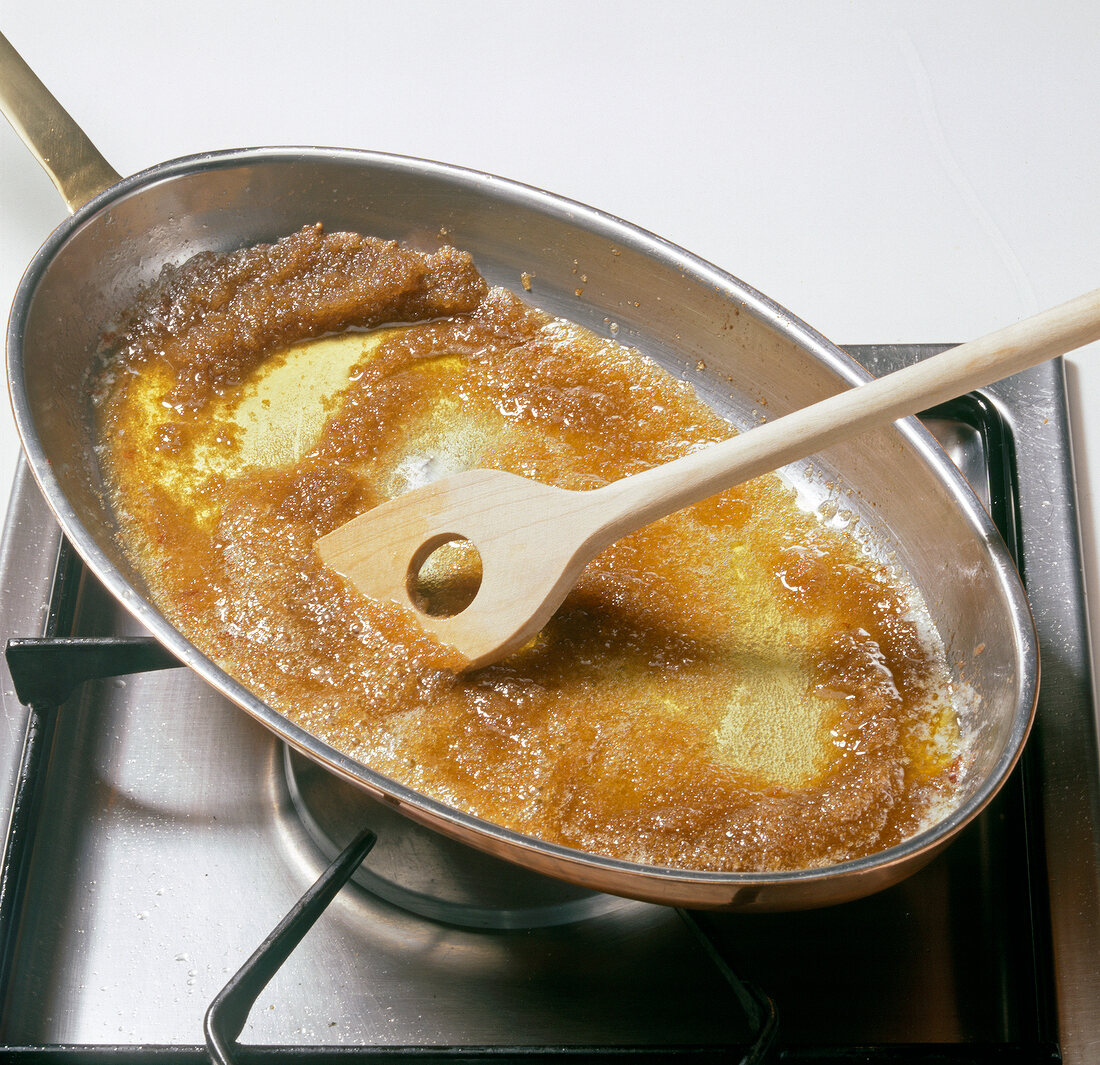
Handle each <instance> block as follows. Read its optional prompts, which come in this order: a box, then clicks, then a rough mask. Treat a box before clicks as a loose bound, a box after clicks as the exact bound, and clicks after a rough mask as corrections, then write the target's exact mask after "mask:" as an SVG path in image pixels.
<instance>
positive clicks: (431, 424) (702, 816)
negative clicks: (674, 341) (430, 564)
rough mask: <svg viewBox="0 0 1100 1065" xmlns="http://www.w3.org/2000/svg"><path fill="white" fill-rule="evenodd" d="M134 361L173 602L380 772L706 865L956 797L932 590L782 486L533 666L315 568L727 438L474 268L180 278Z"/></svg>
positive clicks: (121, 408) (786, 863)
mask: <svg viewBox="0 0 1100 1065" xmlns="http://www.w3.org/2000/svg"><path fill="white" fill-rule="evenodd" d="M376 282H377V283H376ZM418 320H419V321H418ZM386 321H391V322H392V321H400V322H401V323H402V324H401V325H400V326H393V327H390V328H386V329H383V330H380V331H375V332H355V331H349V330H350V329H351V327H353V326H357V327H360V326H369V325H372V324H375V325H376V324H379V323H382V322H386ZM337 330H339V331H341V335H339V336H337V337H327V338H325V339H320V340H311V339H308V338H314V337H319V336H321V335H322V334H329V333H332V332H334V331H337ZM112 343H113V351H114V355H113V358H112V361H111V362H110V389H109V393H108V394H106V398H105V400H104V402H103V405H102V413H103V418H102V434H101V440H102V449H103V454H104V458H105V462H106V466H107V469H108V470H109V472H110V476H111V479H112V484H113V489H114V493H115V500H116V505H117V509H118V511H119V513H120V515H122V517H123V523H124V530H125V531H124V536H125V540H126V546H127V548H128V549H129V550H130V552H131V553H132V555H133V557H134V558H135V559H136V560H137V562H138V564H139V566H140V568H141V570H142V572H143V573H145V574H146V575H147V578H148V580H149V583H150V585H151V587H152V589H153V592H154V595H155V598H156V601H157V603H158V605H159V606H160V608H161V609H162V610H163V612H164V613H165V614H166V616H168V617H169V618H170V619H171V620H172V622H173V623H174V624H176V625H177V626H178V627H179V628H180V629H181V630H182V631H183V632H184V633H185V634H186V635H187V637H188V638H189V639H190V640H192V641H193V642H194V643H195V644H196V645H198V646H199V647H200V648H201V649H202V650H203V651H205V652H206V653H207V654H208V655H210V656H211V657H212V658H213V659H214V660H215V661H217V662H218V663H219V664H220V665H221V666H222V667H223V668H225V669H226V670H227V671H229V672H230V673H232V674H233V675H235V676H237V677H238V678H240V680H241V681H242V682H243V683H244V684H245V685H246V686H248V687H249V688H251V689H252V690H253V691H254V692H256V693H257V694H258V695H259V696H260V697H261V698H263V699H265V700H266V701H267V702H268V703H270V704H271V705H272V706H274V707H276V708H278V709H279V710H280V711H281V712H283V713H285V714H286V715H287V716H288V717H289V718H291V719H292V720H294V721H296V722H298V723H299V724H300V725H302V726H303V727H305V728H306V729H308V730H309V731H311V732H313V733H314V734H316V735H318V736H320V737H321V738H323V739H324V740H326V741H327V742H329V743H331V744H332V745H333V746H335V747H337V748H339V749H340V750H342V751H344V752H346V753H347V754H349V755H351V756H352V757H354V758H356V759H358V760H360V761H361V762H363V763H364V764H366V765H369V766H371V767H372V768H374V769H376V770H378V771H379V772H381V773H383V774H386V775H388V776H390V777H393V778H395V779H398V780H400V781H402V782H404V783H405V784H408V785H410V786H412V787H414V788H417V789H419V790H421V791H423V792H426V793H428V794H431V795H434V796H436V797H437V798H439V799H441V800H443V801H444V802H447V803H450V804H453V805H454V806H457V807H460V808H462V809H464V810H467V811H469V812H470V813H473V814H476V815H478V816H481V817H485V818H488V819H489V820H491V821H494V822H497V823H500V824H503V825H506V826H509V827H511V828H515V829H518V830H519V831H522V832H525V833H529V834H531V835H534V836H539V837H541V838H543V839H547V840H552V841H555V842H558V843H562V844H566V845H569V846H574V847H579V848H581V849H584V850H587V851H594V852H598V853H602V854H608V855H614V856H618V857H620V858H625V859H630V860H636V861H639V862H645V863H650V864H655V865H665V866H673V867H680V868H697V869H716V870H760V871H763V870H772V871H775V870H784V869H796V868H807V867H814V866H820V865H825V864H829V863H834V862H838V861H842V860H845V859H848V858H854V857H859V856H862V855H866V854H869V853H873V852H875V851H877V850H880V849H882V848H883V847H886V846H888V845H890V844H892V843H895V842H898V841H900V840H901V839H904V838H905V837H906V836H908V835H910V834H912V833H913V832H914V831H915V830H917V829H918V828H919V827H920V826H921V824H922V823H923V822H924V821H925V820H926V819H927V818H928V817H929V816H930V811H932V810H933V808H934V807H936V806H937V805H940V804H942V803H943V802H945V801H947V800H949V798H950V795H951V793H952V790H953V787H954V777H955V774H956V772H957V767H958V752H959V739H958V729H957V722H956V717H955V712H954V708H953V705H952V700H951V690H950V683H949V679H948V674H947V670H946V667H945V664H944V661H943V655H942V652H941V650H940V649H939V647H938V645H937V642H936V639H935V636H934V633H933V632H932V630H931V628H930V627H929V626H928V625H927V624H926V623H924V622H922V621H921V615H920V610H919V605H918V603H917V600H916V596H915V593H914V592H913V590H912V589H910V588H907V587H905V586H903V585H902V584H900V583H899V582H897V581H896V580H894V579H892V578H891V576H890V575H889V574H887V573H886V572H885V571H884V570H883V568H882V567H881V566H880V565H878V564H876V563H875V562H873V561H871V560H870V559H869V558H867V557H866V556H865V555H864V554H863V553H861V551H860V550H859V548H858V546H857V545H856V543H855V542H854V540H853V539H852V538H851V537H850V536H849V535H847V534H844V533H841V532H838V531H835V530H832V529H829V528H827V527H825V526H823V525H822V524H821V523H820V522H819V521H818V520H817V519H816V518H815V517H814V516H812V515H809V514H806V513H804V512H803V511H802V510H800V509H799V508H798V506H797V505H796V501H795V498H794V495H793V493H792V491H791V490H790V489H789V488H788V487H787V486H786V485H785V484H784V483H783V482H782V481H780V480H779V479H778V478H777V477H772V476H769V477H763V478H759V479H757V480H755V481H752V482H750V483H748V484H745V485H742V486H740V487H738V488H736V489H733V490H731V491H728V492H725V493H723V494H721V495H719V496H716V497H714V498H713V499H710V500H707V501H705V502H703V503H700V504H697V505H696V506H693V507H691V508H689V509H687V510H685V511H682V512H680V513H678V514H675V515H672V516H671V517H668V518H665V519H663V520H661V521H659V522H656V523H655V524H653V525H652V526H650V527H648V528H646V529H643V530H642V531H640V532H638V533H636V534H634V535H632V536H630V537H628V538H626V539H625V540H623V541H621V542H620V543H617V544H615V545H613V546H612V547H611V548H609V549H608V550H606V551H605V552H604V553H603V554H602V555H600V556H599V557H598V558H597V559H596V560H595V561H594V562H593V563H592V565H591V566H590V567H589V568H588V570H587V571H586V572H585V574H584V575H583V577H582V579H581V581H580V582H579V583H578V585H577V587H576V588H575V590H574V591H573V593H572V594H571V595H570V596H569V598H568V599H567V600H566V602H565V604H564V605H563V607H562V608H561V609H560V610H559V612H558V614H557V615H556V616H555V617H554V618H553V620H552V621H551V622H550V624H549V625H548V626H547V627H546V629H545V630H544V631H543V632H542V633H541V634H540V635H539V637H538V638H537V639H536V640H535V641H533V643H532V644H531V645H529V646H528V647H526V648H524V649H523V650H521V651H520V652H518V653H516V654H514V655H512V656H511V657H510V658H508V659H507V660H506V661H504V662H501V663H499V664H496V665H493V666H490V667H488V668H485V669H482V670H480V671H477V672H475V673H472V674H470V675H459V674H456V673H455V672H453V670H452V669H451V668H449V666H450V665H451V664H452V660H451V659H450V658H449V656H448V654H447V652H446V650H445V649H443V648H441V647H440V646H439V645H438V644H436V643H435V642H434V641H433V640H432V639H430V638H428V637H427V636H425V635H424V634H422V633H421V632H420V631H419V630H418V629H417V628H416V627H415V624H414V623H413V622H412V621H411V620H410V619H409V618H408V617H407V616H406V615H404V614H403V613H402V612H401V611H400V610H399V609H397V608H396V607H394V606H392V605H383V604H379V603H375V602H372V601H370V600H367V599H365V598H364V597H363V596H361V595H360V594H359V593H358V592H357V591H356V590H355V589H354V588H352V587H351V586H350V585H349V584H348V583H346V582H345V581H344V580H343V579H342V578H340V577H339V576H337V575H336V574H334V573H332V572H330V571H329V570H327V569H326V568H325V567H323V566H322V565H321V564H320V562H319V561H318V559H317V556H316V555H315V553H314V550H313V544H314V541H315V540H316V539H317V537H318V536H320V535H322V534H323V533H326V532H328V531H330V530H331V529H333V528H335V527H336V526H338V525H340V524H342V523H343V522H345V521H347V520H348V519H350V518H351V517H353V516H354V515H355V514H357V513H359V512H361V511H362V510H364V509H366V508H368V507H371V506H373V505H375V504H376V503H378V502H380V501H381V500H383V499H385V498H389V497H391V496H393V495H396V494H398V493H399V492H401V491H404V490H405V489H406V488H408V487H412V486H414V485H416V484H418V483H421V482H423V481H426V480H429V479H432V478H434V477H437V476H440V475H442V474H444V473H450V472H454V471H457V470H460V469H464V468H470V467H475V466H494V467H498V468H501V469H506V470H510V471H512V472H515V473H520V474H525V475H527V476H531V477H534V478H537V479H539V480H544V481H548V482H552V483H555V484H559V485H561V486H563V487H570V488H591V487H596V486H598V485H600V484H604V483H606V482H607V481H610V480H613V479H616V478H619V477H623V476H625V475H627V474H630V473H633V472H635V471H637V470H640V469H643V468H645V467H647V466H651V465H653V464H655V463H660V462H664V461H666V460H668V459H671V458H674V457H676V456H678V455H680V454H683V453H684V452H685V451H686V450H688V449H690V448H694V447H698V446H700V445H702V444H705V443H707V442H710V441H713V440H716V439H719V438H721V437H724V436H726V435H728V434H729V433H730V432H731V431H732V430H731V428H730V427H729V425H728V424H727V423H726V422H724V421H723V420H722V419H720V418H719V417H718V416H717V415H715V414H714V413H713V412H712V411H710V410H709V409H708V408H706V407H705V406H704V405H703V404H701V403H700V402H699V401H698V400H697V399H696V398H695V396H694V395H693V393H692V392H691V391H690V390H689V389H688V388H686V387H685V386H683V385H681V384H678V383H676V382H674V381H673V380H672V379H671V378H669V377H668V376H667V375H666V374H665V373H664V372H663V371H662V370H660V369H659V368H657V367H655V366H653V365H652V364H650V363H649V362H648V361H646V360H644V359H643V358H642V357H641V356H639V355H638V354H637V353H635V352H632V351H629V350H627V349H625V348H623V347H620V346H618V345H615V344H611V343H608V342H606V341H603V340H601V339H598V338H597V337H595V336H593V335H591V334H589V333H587V332H585V331H583V330H581V329H580V328H578V327H576V326H573V325H570V324H569V323H565V322H561V321H557V320H552V319H550V318H548V317H547V316H546V315H544V314H542V313H541V312H539V311H537V310H533V309H531V308H530V307H528V306H526V305H525V304H523V303H522V302H521V301H519V300H518V299H517V298H516V297H514V296H512V295H510V294H508V293H506V292H504V291H501V290H488V289H487V288H486V287H485V285H484V283H483V282H482V281H481V279H480V278H479V277H478V275H477V274H476V272H475V271H474V269H473V267H472V265H471V264H470V263H469V260H468V259H467V258H466V257H464V256H462V255H461V254H460V253H457V252H454V251H453V250H449V249H445V250H444V251H442V252H439V253H437V255H436V256H427V257H426V256H419V255H416V254H415V253H412V252H407V251H402V250H400V249H397V248H395V247H394V246H392V245H383V244H382V243H381V242H372V241H370V239H369V238H359V237H351V236H348V235H340V234H337V235H335V236H324V235H322V234H321V233H320V231H319V230H318V229H311V230H305V231H303V232H302V233H299V234H296V235H295V236H294V237H291V238H288V239H287V240H286V241H283V242H280V243H279V244H278V245H275V246H273V247H270V248H262V247H261V248H256V249H250V250H247V251H245V252H241V253H237V254H236V255H235V256H226V257H214V256H206V257H203V258H202V259H201V260H200V261H199V263H198V264H197V265H195V264H189V265H188V266H185V267H184V268H182V269H181V270H178V271H174V272H173V273H172V274H171V275H170V276H169V277H168V278H166V280H165V282H164V283H163V284H162V285H161V286H159V287H158V289H157V290H156V291H154V292H153V293H151V294H149V295H148V296H147V297H146V298H145V299H144V300H143V302H142V304H141V305H140V306H139V307H138V308H137V309H136V311H135V315H134V318H133V320H131V321H130V322H128V323H126V324H124V326H123V327H122V328H121V330H120V331H119V333H118V334H117V335H116V336H115V337H113V338H112Z"/></svg>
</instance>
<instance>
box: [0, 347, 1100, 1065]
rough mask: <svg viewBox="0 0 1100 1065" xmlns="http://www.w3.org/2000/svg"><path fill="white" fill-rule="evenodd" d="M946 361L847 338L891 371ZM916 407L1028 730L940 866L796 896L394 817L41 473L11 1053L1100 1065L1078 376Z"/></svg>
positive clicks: (0, 971) (12, 617)
mask: <svg viewBox="0 0 1100 1065" xmlns="http://www.w3.org/2000/svg"><path fill="white" fill-rule="evenodd" d="M942 347H943V345H907V346H861V347H853V348H851V349H850V350H851V352H852V354H853V355H854V356H855V357H856V358H857V359H859V360H860V361H861V362H863V363H864V364H865V365H866V366H867V367H868V369H870V370H872V371H873V372H875V373H883V372H887V371H889V370H891V369H895V368H897V367H899V366H901V365H903V364H905V363H907V362H910V361H913V360H916V359H919V358H922V357H925V356H927V355H929V354H932V353H933V352H934V351H938V350H941V349H942ZM925 421H926V424H927V425H928V427H929V428H930V429H931V430H932V431H933V432H934V433H935V434H936V435H937V436H938V437H939V438H940V439H941V441H942V442H943V443H944V446H945V447H946V448H947V450H948V452H949V453H950V454H951V456H952V458H954V459H955V461H956V462H957V463H958V464H959V465H960V467H961V468H962V469H963V472H964V473H965V474H966V475H967V477H968V478H969V479H970V481H971V483H972V484H973V485H974V486H975V489H976V491H978V493H979V494H980V495H981V496H982V497H983V498H984V499H985V501H986V502H987V505H988V506H989V508H990V511H991V513H992V514H993V517H994V519H995V520H996V521H997V523H998V526H999V527H1000V528H1001V530H1002V533H1003V535H1004V537H1005V539H1006V542H1007V543H1008V544H1009V546H1010V548H1011V549H1012V550H1013V551H1014V552H1015V555H1016V558H1017V562H1018V565H1019V567H1020V570H1021V573H1022V574H1023V576H1024V580H1025V583H1026V585H1027V589H1028V595H1029V598H1030V601H1031V603H1032V607H1033V610H1034V614H1035V618H1036V623H1037V626H1038V630H1039V637H1040V648H1041V653H1042V669H1043V679H1042V692H1041V696H1040V705H1039V710H1038V716H1037V721H1036V725H1035V729H1034V732H1033V734H1032V738H1031V740H1030V741H1029V744H1028V747H1027V750H1026V752H1025V755H1024V757H1023V759H1022V761H1021V764H1020V766H1019V767H1018V769H1017V771H1016V772H1015V773H1014V775H1013V777H1012V779H1011V780H1010V782H1009V783H1008V785H1007V786H1006V787H1005V788H1004V789H1003V790H1002V792H1001V793H1000V795H999V796H998V797H997V799H996V800H995V802H994V803H993V804H992V805H991V807H990V808H989V809H988V810H987V811H986V812H985V813H984V814H983V815H982V816H981V817H980V818H979V819H978V820H977V821H976V822H975V823H974V824H972V825H971V826H970V827H969V828H968V829H967V830H965V831H964V833H963V834H962V835H961V836H960V837H959V838H958V839H957V840H956V841H955V842H954V843H953V844H952V845H951V846H950V847H949V848H948V849H947V851H946V852H945V853H944V854H942V855H941V856H940V857H938V858H937V859H936V860H934V861H933V862H932V863H931V864H930V865H929V866H927V867H926V868H925V869H923V870H922V871H920V872H919V873H917V874H916V875H914V876H912V877H910V878H909V879H907V880H906V881H904V882H902V883H901V884H899V885H897V886H895V887H893V888H890V889H888V890H887V891H884V892H881V893H879V894H878V895H875V896H872V897H870V898H868V899H865V900H862V901H859V902H853V903H847V904H844V905H841V906H836V907H833V908H830V909H824V910H816V911H806V912H800V913H792V914H766V915H737V914H718V913H686V912H682V911H677V910H673V909H668V908H664V907H660V906H654V905H650V904H646V903H639V902H633V901H629V900H624V899H616V898H612V897H609V896H602V895H591V894H587V893H584V892H581V891H577V890H575V889H570V888H565V887H563V886H561V885H557V884H555V883H552V882H548V881H545V880H542V879H541V878H539V877H537V876H534V875H531V874H525V873H522V872H519V871H517V870H515V869H513V868H511V867H508V866H504V865H502V864H501V863H499V862H496V861H494V860H490V859H487V858H483V857H481V856H476V855H472V854H471V853H470V852H469V851H466V850H465V849H464V848H462V847H461V846H458V845H455V844H451V843H448V842H447V841H443V840H441V839H439V838H438V837H435V836H433V835H432V834H431V833H427V832H424V831H422V830H420V829H416V828H415V827H413V826H410V825H408V824H407V823H406V822H404V821H403V820H398V819H395V818H394V817H393V815H392V814H390V813H389V811H388V810H386V809H385V808H382V807H380V806H378V805H374V804H371V803H370V802H369V801H367V800H366V799H365V798H364V797H363V796H362V795H361V794H360V793H359V792H358V791H357V790H355V789H353V788H351V787H350V786H348V785H345V784H343V783H341V782H340V781H338V780H336V779H335V778H334V777H332V776H331V775H329V774H327V773H326V772H324V771H322V770H319V769H318V768H316V767H315V766H313V764H312V763H308V762H306V761H305V760H304V759H301V758H300V757H299V756H297V755H294V754H292V753H290V752H289V751H288V750H286V749H284V747H283V746H282V745H281V744H280V743H279V741H278V740H276V739H275V737H273V736H272V735H271V734H270V733H268V732H267V730H265V729H263V728H262V727H261V726H260V725H258V724H257V723H256V722H254V721H253V720H252V719H251V718H249V717H248V716H247V715H246V714H243V713H241V712H240V711H239V710H238V709H236V708H235V707H234V706H232V705H231V704H229V703H227V702H226V701H225V700H223V699H222V698H221V697H220V696H218V695H217V694H216V693H214V692H213V691H212V690H211V689H210V688H208V687H207V686H206V685H205V683H204V682H202V681H201V680H200V679H198V678H197V677H196V676H195V675H194V674H192V673H191V672H189V671H188V670H186V669H183V668H173V667H174V666H175V663H174V662H172V660H171V659H169V658H167V656H166V655H165V654H164V653H163V652H162V651H160V649H159V648H158V647H157V646H156V645H155V644H153V643H152V642H151V641H150V640H149V639H148V637H147V636H146V634H145V633H143V632H142V631H140V629H138V628H137V627H136V625H135V623H134V622H133V621H132V620H131V619H130V617H129V615H128V614H127V613H126V612H125V611H124V610H123V609H122V608H121V607H119V606H118V604H116V603H115V601H114V600H113V599H112V598H111V597H110V596H109V595H107V593H106V592H104V590H103V589H102V588H101V587H100V586H99V585H98V583H97V582H96V581H95V579H94V578H93V577H92V576H91V575H89V574H87V573H86V572H85V571H84V569H83V567H82V565H81V563H80V562H79V560H78V559H77V558H76V557H75V555H74V553H73V551H72V549H71V548H70V547H69V546H68V544H67V543H66V542H65V541H64V539H63V538H62V536H61V534H60V532H59V530H58V528H57V526H56V524H55V523H54V522H53V520H52V517H51V516H50V514H49V511H48V509H47V508H46V506H45V503H44V502H43V501H42V499H41V497H40V495H39V494H38V492H37V489H36V488H35V486H34V485H33V483H32V481H31V479H30V477H29V475H28V474H27V471H26V468H25V467H22V468H21V469H20V473H19V475H18V477H17V480H16V485H15V489H14V493H13V496H12V500H11V504H10V508H9V511H8V516H7V522H6V526H5V532H4V538H3V541H2V546H0V596H2V598H0V612H2V619H3V620H2V624H3V630H2V632H3V635H4V637H5V638H6V639H8V640H9V644H8V655H7V659H8V664H9V672H8V673H7V674H6V675H5V678H4V679H5V683H4V688H3V699H4V707H3V718H2V725H0V803H2V804H3V808H4V810H5V811H7V813H8V816H9V828H8V834H7V837H6V847H5V851H4V855H3V865H2V866H0V1056H2V1057H3V1059H4V1060H10V1061H17V1062H18V1061H28V1062H31V1061H33V1062H43V1061H48V1062H81V1063H85V1062H111V1063H118V1062H147V1061H151V1060H157V1059H164V1060H168V1061H172V1062H177V1061H181V1062H190V1061H206V1060H209V1059H210V1057H211V1056H212V1057H213V1058H214V1059H215V1060H224V1061H229V1060H241V1061H287V1060H293V1061H295V1062H298V1061H303V1062H313V1061H325V1062H327V1061H330V1060H339V1061H344V1060H348V1059H355V1060H360V1059H362V1060H369V1061H381V1062H397V1061H402V1062H404V1061H406V1060H409V1059H412V1060H414V1061H429V1062H436V1061H451V1060H461V1061H464V1062H469V1061H499V1060H515V1059H520V1058H522V1059H523V1060H525V1061H526V1060H535V1061H542V1060H544V1059H550V1058H559V1057H564V1058H569V1059H572V1060H575V1061H576V1060H583V1061H589V1060H593V1061H595V1060H605V1059H614V1060H618V1059H623V1058H630V1059H631V1060H651V1061H668V1060H680V1059H683V1060H692V1061H711V1060H713V1061H719V1060H721V1061H730V1060H734V1061H736V1060H746V1061H769V1060H776V1061H791V1062H814V1063H823V1062H857V1061H858V1062H891V1063H897V1062H922V1063H923V1062H937V1063H949V1062H998V1063H1003V1062H1045V1061H1065V1062H1068V1063H1081V1065H1085V1063H1094V1062H1096V1061H1098V1060H1100V759H1098V754H1097V718H1096V711H1095V708H1094V701H1093V692H1092V681H1091V673H1090V664H1089V658H1088V634H1087V621H1086V614H1085V606H1084V593H1083V585H1082V577H1081V569H1080V562H1079V543H1078V529H1077V519H1076V512H1075V500H1074V481H1073V470H1072V461H1071V455H1070V449H1069V435H1068V425H1067V417H1066V407H1065V389H1064V381H1063V376H1062V365H1061V363H1060V362H1055V363H1051V364H1048V365H1046V366H1042V367H1039V368H1037V369H1035V370H1031V371H1028V372H1027V373H1025V374H1021V375H1019V376H1017V377H1016V378H1012V379H1010V380H1009V381H1007V382H1002V383H1000V384H998V385H996V386H994V387H992V388H990V389H988V390H983V391H982V392H981V393H975V394H972V395H970V396H966V397H963V398H962V399H961V400H958V401H955V402H953V403H951V404H948V405H946V406H945V407H942V408H938V409H937V410H935V411H930V412H927V414H926V415H925ZM17 693H18V694H17ZM364 856H365V857H364Z"/></svg>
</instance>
